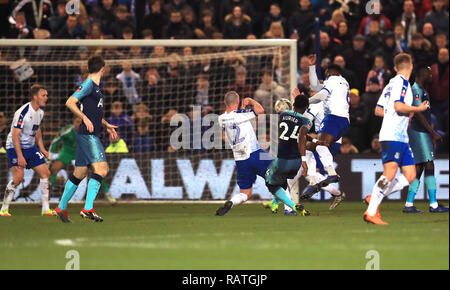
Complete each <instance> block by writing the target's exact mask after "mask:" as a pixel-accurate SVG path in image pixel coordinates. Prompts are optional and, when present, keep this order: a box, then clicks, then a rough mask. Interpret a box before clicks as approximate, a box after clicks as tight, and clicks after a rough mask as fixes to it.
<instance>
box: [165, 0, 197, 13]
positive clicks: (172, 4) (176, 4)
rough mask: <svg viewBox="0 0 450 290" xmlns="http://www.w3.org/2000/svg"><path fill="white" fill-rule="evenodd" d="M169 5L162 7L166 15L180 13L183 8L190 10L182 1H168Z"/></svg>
mask: <svg viewBox="0 0 450 290" xmlns="http://www.w3.org/2000/svg"><path fill="white" fill-rule="evenodd" d="M168 2H169V3H167V4H166V5H164V11H165V13H166V14H167V15H170V13H171V12H173V11H179V12H181V11H182V10H183V9H184V8H186V7H188V8H191V7H190V6H189V5H188V4H186V3H185V1H183V0H169V1H168Z"/></svg>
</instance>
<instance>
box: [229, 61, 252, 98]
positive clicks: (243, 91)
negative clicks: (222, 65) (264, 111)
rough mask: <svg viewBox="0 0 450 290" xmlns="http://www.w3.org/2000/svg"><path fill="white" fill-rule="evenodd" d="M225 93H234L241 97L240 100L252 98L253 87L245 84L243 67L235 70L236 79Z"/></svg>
mask: <svg viewBox="0 0 450 290" xmlns="http://www.w3.org/2000/svg"><path fill="white" fill-rule="evenodd" d="M227 91H235V92H236V93H238V94H239V96H240V97H241V100H243V99H245V98H252V97H253V92H254V91H255V90H254V89H253V86H252V85H250V84H247V70H246V69H245V67H243V66H238V67H237V68H236V78H235V82H234V83H233V84H231V85H229V86H228V88H227Z"/></svg>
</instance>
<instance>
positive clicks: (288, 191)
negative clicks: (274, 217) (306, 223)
mask: <svg viewBox="0 0 450 290" xmlns="http://www.w3.org/2000/svg"><path fill="white" fill-rule="evenodd" d="M286 195H287V196H288V197H289V199H291V200H292V195H291V191H290V190H289V187H288V188H286ZM284 209H285V210H288V211H289V212H291V211H292V208H290V207H289V206H287V205H286V204H284Z"/></svg>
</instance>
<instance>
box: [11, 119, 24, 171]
mask: <svg viewBox="0 0 450 290" xmlns="http://www.w3.org/2000/svg"><path fill="white" fill-rule="evenodd" d="M21 132H22V129H21V128H16V127H14V128H13V131H12V141H13V145H14V150H16V155H17V165H19V167H26V166H27V162H26V160H25V158H24V157H23V153H22V147H21V145H20V137H19V136H20V133H21Z"/></svg>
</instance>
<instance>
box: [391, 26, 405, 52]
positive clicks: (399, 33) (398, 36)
mask: <svg viewBox="0 0 450 290" xmlns="http://www.w3.org/2000/svg"><path fill="white" fill-rule="evenodd" d="M394 37H395V45H396V46H397V50H398V51H401V52H406V51H407V50H408V40H407V39H406V38H405V27H404V26H403V24H401V23H400V22H398V23H396V24H395V27H394Z"/></svg>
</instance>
